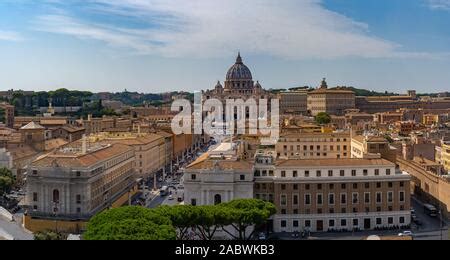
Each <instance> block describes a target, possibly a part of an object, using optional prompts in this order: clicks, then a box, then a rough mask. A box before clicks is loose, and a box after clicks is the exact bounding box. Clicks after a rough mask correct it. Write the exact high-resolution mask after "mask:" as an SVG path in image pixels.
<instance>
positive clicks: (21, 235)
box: [0, 217, 33, 240]
mask: <svg viewBox="0 0 450 260" xmlns="http://www.w3.org/2000/svg"><path fill="white" fill-rule="evenodd" d="M0 237H4V238H6V239H14V240H33V234H32V233H31V232H28V231H26V230H25V229H24V228H23V227H22V226H21V225H20V223H17V222H10V221H8V220H6V219H4V218H3V217H0Z"/></svg>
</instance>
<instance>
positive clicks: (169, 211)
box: [154, 205, 201, 240]
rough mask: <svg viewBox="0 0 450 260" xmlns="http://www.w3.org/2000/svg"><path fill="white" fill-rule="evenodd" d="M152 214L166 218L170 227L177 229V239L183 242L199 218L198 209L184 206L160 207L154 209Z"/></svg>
mask: <svg viewBox="0 0 450 260" xmlns="http://www.w3.org/2000/svg"><path fill="white" fill-rule="evenodd" d="M154 212H156V213H158V214H160V215H162V216H166V217H168V218H169V219H170V220H171V222H172V225H173V226H174V227H175V228H176V229H177V231H178V232H177V239H178V240H185V239H186V235H187V233H188V231H189V229H191V228H195V227H196V226H197V223H198V221H199V218H201V215H200V211H199V209H198V207H195V206H191V205H186V206H184V205H183V206H173V207H169V206H161V207H158V208H156V209H154Z"/></svg>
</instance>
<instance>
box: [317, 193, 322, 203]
mask: <svg viewBox="0 0 450 260" xmlns="http://www.w3.org/2000/svg"><path fill="white" fill-rule="evenodd" d="M322 204H323V194H321V193H319V194H317V205H322Z"/></svg>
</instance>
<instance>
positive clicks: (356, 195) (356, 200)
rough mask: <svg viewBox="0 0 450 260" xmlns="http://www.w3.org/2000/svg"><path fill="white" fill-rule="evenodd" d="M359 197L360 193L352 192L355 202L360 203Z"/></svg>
mask: <svg viewBox="0 0 450 260" xmlns="http://www.w3.org/2000/svg"><path fill="white" fill-rule="evenodd" d="M358 197H359V194H358V193H353V194H352V202H353V204H358V201H359V199H358Z"/></svg>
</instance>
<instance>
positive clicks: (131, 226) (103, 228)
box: [84, 207, 176, 240]
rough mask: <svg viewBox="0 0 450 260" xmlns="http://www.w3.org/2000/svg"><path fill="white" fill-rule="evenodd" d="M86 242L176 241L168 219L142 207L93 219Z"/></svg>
mask: <svg viewBox="0 0 450 260" xmlns="http://www.w3.org/2000/svg"><path fill="white" fill-rule="evenodd" d="M84 239H86V240H175V239H176V231H175V228H174V227H173V226H172V223H171V221H170V219H169V218H168V217H164V216H162V215H161V214H158V213H157V212H155V211H152V210H151V209H147V208H142V207H122V208H117V209H111V210H107V211H104V212H102V213H100V214H98V215H96V216H95V217H93V218H92V219H91V220H90V221H89V223H88V226H87V231H86V233H85V234H84Z"/></svg>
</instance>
